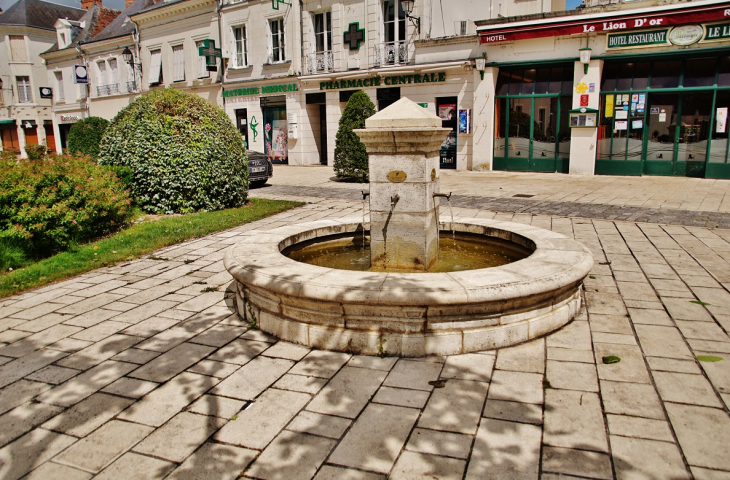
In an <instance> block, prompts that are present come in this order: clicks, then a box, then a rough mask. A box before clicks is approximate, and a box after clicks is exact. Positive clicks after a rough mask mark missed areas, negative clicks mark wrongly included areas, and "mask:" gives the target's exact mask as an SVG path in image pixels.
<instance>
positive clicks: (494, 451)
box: [466, 418, 542, 480]
mask: <svg viewBox="0 0 730 480" xmlns="http://www.w3.org/2000/svg"><path fill="white" fill-rule="evenodd" d="M541 435H542V429H541V428H540V427H538V426H535V425H527V424H524V423H514V422H505V421H502V420H494V419H491V418H490V419H484V420H483V421H482V423H481V425H479V431H478V432H477V436H476V439H475V440H474V450H473V452H472V456H471V460H470V462H469V470H468V471H467V472H466V479H467V480H470V479H479V480H481V479H503V478H510V479H534V478H537V476H538V472H539V471H540V437H541Z"/></svg>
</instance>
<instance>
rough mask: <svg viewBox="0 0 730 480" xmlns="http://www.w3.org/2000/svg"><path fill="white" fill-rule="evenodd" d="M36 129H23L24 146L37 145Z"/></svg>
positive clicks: (33, 127)
mask: <svg viewBox="0 0 730 480" xmlns="http://www.w3.org/2000/svg"><path fill="white" fill-rule="evenodd" d="M36 128H37V127H36V126H35V125H34V126H32V127H31V128H23V133H25V144H26V145H38V130H36Z"/></svg>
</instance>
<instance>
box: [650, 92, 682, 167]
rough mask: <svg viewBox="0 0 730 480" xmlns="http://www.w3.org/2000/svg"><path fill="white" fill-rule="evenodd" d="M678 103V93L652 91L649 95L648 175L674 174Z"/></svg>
mask: <svg viewBox="0 0 730 480" xmlns="http://www.w3.org/2000/svg"><path fill="white" fill-rule="evenodd" d="M678 105H679V94H678V93H652V94H650V95H649V116H648V120H647V129H646V130H647V131H646V135H647V142H646V153H645V155H644V159H645V165H644V173H646V174H648V175H672V174H673V173H674V163H675V158H674V145H675V140H676V136H677V109H678Z"/></svg>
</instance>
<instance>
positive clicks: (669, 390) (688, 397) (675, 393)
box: [654, 372, 722, 408]
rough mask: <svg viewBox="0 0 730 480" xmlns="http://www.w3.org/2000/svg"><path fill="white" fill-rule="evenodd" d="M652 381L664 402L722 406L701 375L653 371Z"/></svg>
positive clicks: (710, 386) (708, 383)
mask: <svg viewBox="0 0 730 480" xmlns="http://www.w3.org/2000/svg"><path fill="white" fill-rule="evenodd" d="M654 382H656V387H657V390H658V391H659V395H660V396H661V398H662V400H663V401H665V402H675V403H687V404H690V405H704V406H707V407H717V408H722V402H720V400H719V399H718V398H717V394H716V393H715V391H714V390H713V388H712V385H710V382H708V381H707V379H706V378H705V377H704V376H702V375H692V374H688V373H675V372H654Z"/></svg>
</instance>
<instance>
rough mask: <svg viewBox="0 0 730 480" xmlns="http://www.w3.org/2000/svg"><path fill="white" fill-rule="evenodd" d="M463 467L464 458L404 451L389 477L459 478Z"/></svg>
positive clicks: (450, 479)
mask: <svg viewBox="0 0 730 480" xmlns="http://www.w3.org/2000/svg"><path fill="white" fill-rule="evenodd" d="M465 467H466V462H465V461H464V460H458V459H456V458H446V457H438V456H435V455H426V454H423V453H418V452H408V451H406V452H403V453H402V454H401V456H400V457H399V458H398V461H397V462H396V464H395V466H394V467H393V471H392V472H391V474H390V476H389V478H391V479H393V480H397V479H401V480H405V479H409V480H411V479H419V478H439V479H443V480H461V478H462V477H463V475H464V469H465Z"/></svg>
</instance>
